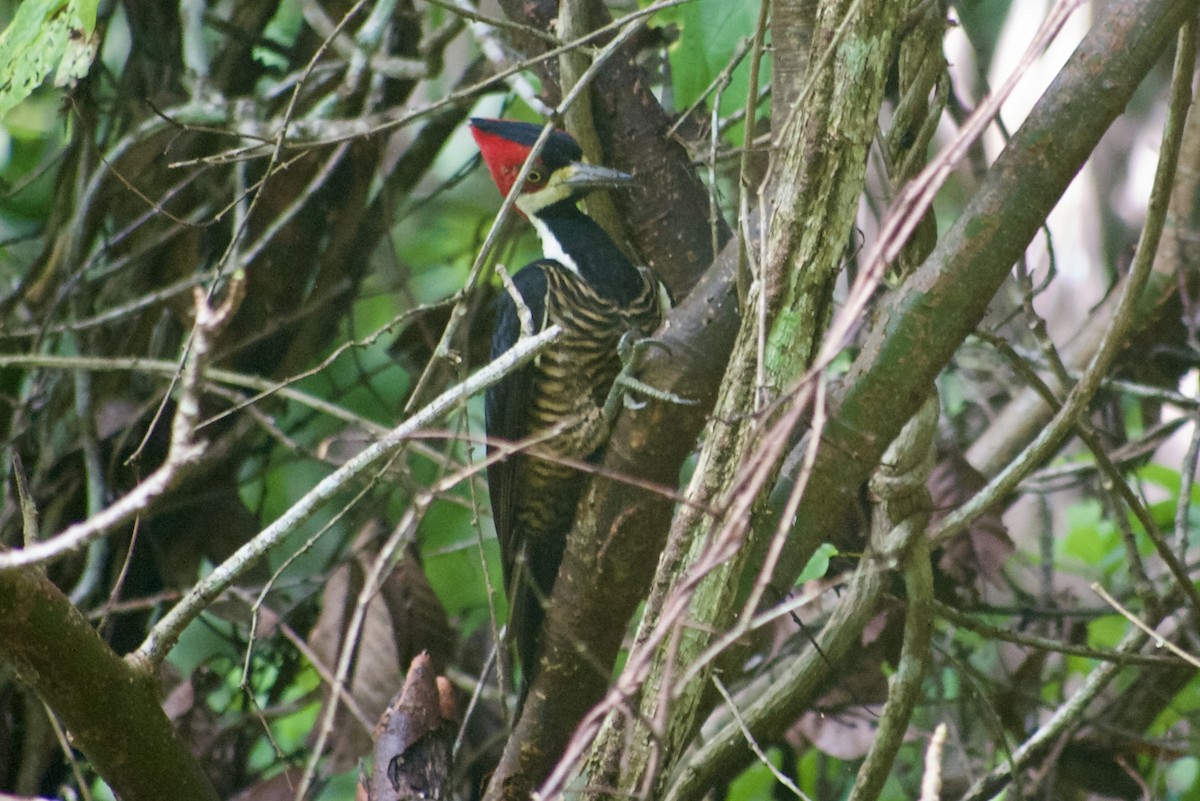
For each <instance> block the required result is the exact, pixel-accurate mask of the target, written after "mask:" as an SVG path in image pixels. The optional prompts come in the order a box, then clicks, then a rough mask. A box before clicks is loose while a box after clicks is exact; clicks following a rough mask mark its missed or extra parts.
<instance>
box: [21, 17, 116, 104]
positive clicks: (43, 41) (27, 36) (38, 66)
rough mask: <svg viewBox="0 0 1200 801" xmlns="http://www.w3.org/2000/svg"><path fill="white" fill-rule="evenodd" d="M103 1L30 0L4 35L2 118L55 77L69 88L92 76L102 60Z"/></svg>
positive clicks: (57, 84) (55, 81) (59, 84)
mask: <svg viewBox="0 0 1200 801" xmlns="http://www.w3.org/2000/svg"><path fill="white" fill-rule="evenodd" d="M97 3H98V0H26V2H23V3H21V4H20V6H18V7H17V13H16V16H14V17H13V20H12V22H11V23H9V26H8V27H7V28H6V29H5V30H4V32H3V33H0V65H2V66H0V116H3V115H4V114H5V113H7V112H8V110H9V109H11V108H13V107H14V106H16V105H17V104H18V103H20V102H21V101H22V100H24V99H25V98H27V97H29V95H30V94H32V93H33V90H34V89H37V88H38V87H39V86H41V85H42V82H43V81H45V80H46V78H47V77H49V76H50V74H51V73H52V72H53V73H54V85H55V86H66V85H68V84H69V83H71V82H72V81H75V80H78V79H79V78H82V77H83V76H84V75H86V74H87V71H88V70H89V69H90V68H91V66H92V61H93V60H94V59H95V57H96V52H97V50H98V48H99V45H100V38H99V36H98V35H97V34H96V6H97Z"/></svg>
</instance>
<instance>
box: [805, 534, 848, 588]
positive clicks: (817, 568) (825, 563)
mask: <svg viewBox="0 0 1200 801" xmlns="http://www.w3.org/2000/svg"><path fill="white" fill-rule="evenodd" d="M837 552H838V549H837V548H836V547H834V546H833V545H830V544H829V543H828V542H826V543H823V544H822V545H821V547H819V548H817V552H816V553H814V554H813V555H812V558H811V559H809V560H808V564H807V565H805V566H804V570H802V571H801V572H800V578H798V579H796V586H799V585H801V584H803V583H804V582H806V581H808V580H809V579H816V578H821V576H824V575H825V571H826V570H828V569H829V560H830V559H832V558H833V557H835V556H837Z"/></svg>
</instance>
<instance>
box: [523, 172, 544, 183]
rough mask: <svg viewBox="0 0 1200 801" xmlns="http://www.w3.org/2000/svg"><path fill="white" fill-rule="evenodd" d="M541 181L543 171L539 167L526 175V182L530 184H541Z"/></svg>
mask: <svg viewBox="0 0 1200 801" xmlns="http://www.w3.org/2000/svg"><path fill="white" fill-rule="evenodd" d="M541 182H542V171H541V170H538V169H532V170H530V171H529V175H528V176H526V178H525V183H528V184H540V183H541Z"/></svg>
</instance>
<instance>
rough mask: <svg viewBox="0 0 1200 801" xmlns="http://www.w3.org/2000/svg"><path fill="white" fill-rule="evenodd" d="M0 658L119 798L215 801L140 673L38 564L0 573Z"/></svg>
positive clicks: (150, 682) (155, 689)
mask: <svg viewBox="0 0 1200 801" xmlns="http://www.w3.org/2000/svg"><path fill="white" fill-rule="evenodd" d="M0 658H2V659H3V660H4V661H5V662H7V663H8V664H10V665H12V666H13V668H14V669H15V670H16V672H17V675H18V676H19V677H20V678H21V680H22V681H24V682H25V683H26V684H28V685H29V686H30V687H32V688H33V689H34V690H35V691H37V694H38V695H39V696H40V697H41V699H42V700H43V701H45V702H46V704H47V705H49V706H50V708H51V709H53V710H54V712H55V714H57V715H58V716H59V718H60V719H61V720H62V722H63V723H64V724H65V726H66V728H67V731H69V732H70V734H71V737H72V740H73V742H74V744H75V745H76V746H77V747H78V748H79V750H80V751H82V752H83V753H84V754H85V755H86V756H87V758H88V759H89V760H91V762H92V764H93V765H94V766H95V768H96V770H97V771H98V772H99V773H100V775H101V776H103V777H104V780H105V781H106V782H108V784H109V786H111V787H112V788H113V790H114V791H115V792H116V793H117V795H118V796H120V797H121V798H122V799H124V801H162V799H164V798H171V799H175V801H217V792H216V790H214V789H213V786H212V784H211V783H210V782H209V780H208V777H207V776H205V775H204V773H203V771H201V769H200V765H199V764H198V763H197V762H196V760H195V759H194V758H193V757H192V754H191V752H190V751H188V749H187V747H186V745H185V744H184V743H183V742H182V741H181V740H180V739H179V737H178V735H177V734H176V732H175V729H174V727H172V726H171V722H170V721H169V720H167V716H166V715H165V714H164V713H163V709H162V705H161V704H160V703H159V698H158V685H157V683H156V682H155V681H154V680H153V679H152V678H151V677H150V674H149V672H147V671H143V670H141V669H139V668H138V667H137V666H136V665H135V664H133V663H131V662H130V661H127V660H124V659H122V658H121V657H119V656H117V654H116V653H115V652H114V651H113V650H112V649H111V648H109V647H108V644H107V643H105V642H104V641H103V640H101V639H100V635H98V634H97V633H96V630H95V629H93V628H92V626H91V624H89V623H88V622H87V620H85V619H84V617H83V615H82V614H80V612H79V610H78V609H76V608H75V606H74V605H73V604H72V603H71V602H70V600H68V599H67V597H66V596H65V595H63V593H62V591H61V590H59V589H58V587H56V586H54V584H53V582H51V581H50V579H48V578H47V577H46V575H45V574H44V573H42V572H41V571H40V570H38V569H37V568H23V569H20V570H9V571H4V572H0Z"/></svg>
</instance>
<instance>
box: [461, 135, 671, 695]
mask: <svg viewBox="0 0 1200 801" xmlns="http://www.w3.org/2000/svg"><path fill="white" fill-rule="evenodd" d="M471 133H472V134H473V135H474V137H475V141H476V143H477V144H478V145H479V150H480V152H481V154H482V156H483V160H484V162H485V163H486V164H487V167H488V170H489V171H490V172H491V175H492V179H493V180H494V181H495V183H496V186H497V187H498V188H499V190H500V194H501V195H504V196H507V194H508V192H509V190H510V189H511V188H512V186H513V183H514V182H515V181H516V179H517V176H518V173H519V172H520V170H521V168H522V166H523V165H524V163H525V160H526V158H527V157H528V156H529V153H530V151H531V150H532V146H533V144H534V142H535V140H536V139H537V138H538V136H539V135H540V133H541V126H538V125H531V124H528V123H522V122H513V121H510V120H492V119H472V120H471ZM582 157H583V152H582V150H581V149H580V147H579V145H578V144H577V143H576V142H575V140H574V139H572V138H571V137H570V136H569V135H568V134H566V133H563V132H561V131H556V132H554V133H553V134H551V136H550V138H549V140H548V141H547V143H546V145H545V147H544V148H543V149H542V152H541V155H540V156H539V157H538V158H537V159H536V160H535V161H534V163H533V164H532V165H531V169H530V170H529V173H528V176H527V178H526V180H525V184H524V186H523V187H522V188H521V192H520V194H519V195H518V197H517V198H516V201H515V204H516V208H517V210H518V212H520V214H521V215H522V216H524V217H525V218H526V219H528V220H529V222H530V223H531V224H532V225H533V227H534V229H535V230H536V232H537V234H538V237H539V238H540V240H541V244H542V253H543V256H544V257H543V258H541V259H538V260H537V261H534V262H532V263H530V264H527V265H526V266H525V267H523V268H522V269H521V270H520V271H518V272H517V273H516V274H515V275H514V276H513V279H512V283H513V285H514V287H515V289H516V294H518V295H519V296H520V300H521V303H522V304H523V305H524V307H525V309H520V307H519V306H518V304H517V302H516V301H515V300H514V298H513V297H512V296H511V295H510V293H508V292H503V293H501V296H500V298H499V301H498V303H499V308H498V314H497V315H496V319H497V323H496V329H495V332H494V334H493V337H492V358H493V359H494V358H496V357H498V356H500V355H501V354H503V353H504V352H505V351H507V350H508V349H509V348H510V347H512V345H513V344H514V343H515V342H516V341H517V338H518V337H519V336H520V335H521V328H522V326H521V319H522V317H523V316H524V317H525V319H526V321H527V322H526V326H527V327H528V325H529V322H530V321H531V322H532V326H533V329H534V331H533V332H534V333H536V332H537V331H540V330H542V329H543V328H545V327H546V326H547V325H554V324H557V325H560V326H561V327H562V329H563V334H562V336H561V337H559V338H558V339H557V340H555V342H554V344H553V345H551V346H550V349H549V350H546V351H543V352H542V353H541V354H540V355H539V356H538V358H537V359H536V360H535V361H533V362H532V363H530V364H528V365H527V366H525V367H524V368H522V369H520V370H518V371H516V372H514V373H511V374H510V375H508V376H507V377H506V378H505V379H503V380H502V381H500V382H499V383H498V384H496V385H494V386H493V387H492V388H491V389H489V390H488V391H487V395H486V398H485V404H484V406H485V417H486V425H487V434H488V439H489V441H493V442H494V441H498V440H505V441H512V442H516V441H520V440H538V439H539V438H542V439H543V440H544V441H540V442H538V444H537V445H536V449H535V450H536V452H528V451H526V452H521V453H517V454H514V455H512V456H509V457H508V458H506V459H503V460H501V461H498V462H495V463H493V464H492V465H491V466H490V467H489V468H488V491H489V494H490V496H491V501H492V514H493V517H494V519H495V524H496V533H497V536H498V537H499V540H500V553H501V561H502V564H503V567H504V580H505V585H506V590H507V592H508V599H509V624H508V625H509V632H510V636H511V637H512V639H513V640H514V641H515V643H516V649H517V655H518V660H519V662H520V664H521V669H522V676H523V682H522V683H523V685H524V686H525V687H528V686H529V682H530V680H531V678H532V676H533V672H534V670H535V668H536V659H537V647H538V635H539V631H540V629H541V625H542V621H543V619H544V616H545V610H544V603H545V602H546V600H547V599H548V598H549V597H550V592H551V590H552V589H553V587H554V580H555V578H556V577H557V575H558V569H559V566H560V564H561V562H562V558H563V551H564V549H565V546H566V536H567V532H568V531H569V530H570V528H571V524H572V522H573V520H574V517H575V508H576V506H577V505H578V503H579V497H580V494H581V492H582V490H583V486H584V482H585V480H586V476H585V475H584V474H583V473H582V472H580V471H579V470H577V469H574V468H572V467H570V466H568V465H565V464H563V463H562V461H556V460H555V459H554V457H565V458H567V459H573V460H589V461H594V460H596V459H597V458H599V456H600V454H601V452H602V450H603V447H604V445H605V442H606V441H607V439H608V435H609V430H610V427H611V416H612V412H613V410H614V408H618V407H614V404H613V403H612V399H613V397H615V396H614V392H619V391H620V389H619V388H617V389H616V390H614V382H615V381H617V377H618V375H619V374H620V372H621V370H622V357H621V356H620V355H619V353H618V350H619V349H620V348H619V345H620V344H621V343H622V342H625V341H628V340H626V339H624V338H625V337H627V335H630V334H632V335H633V336H646V335H649V334H651V333H653V331H654V330H655V329H656V328H657V327H658V324H659V322H660V320H661V316H662V308H663V304H662V301H661V297H662V294H661V292H660V289H659V284H658V282H657V281H654V280H653V279H652V278H651V276H650V275H649V272H648V271H647V270H644V269H639V268H637V267H635V266H634V265H633V264H632V263H631V262H630V261H629V260H628V259H627V258H626V257H625V255H624V254H623V253H622V252H621V250H620V248H618V247H617V245H616V244H615V243H614V242H613V241H612V239H610V238H609V236H608V234H606V233H605V232H604V229H603V228H601V227H600V226H599V225H598V224H597V223H596V222H595V221H594V220H593V219H592V218H590V217H588V216H587V215H586V214H584V213H583V212H582V211H581V210H580V209H579V208H578V206H577V203H578V201H579V200H580V199H581V198H582V197H583V196H584V195H586V194H587V193H588V192H590V191H591V190H593V189H596V188H600V187H618V186H622V185H624V184H627V183H628V182H629V181H631V180H632V177H631V176H629V175H627V174H625V173H622V172H618V171H616V170H612V169H608V168H606V167H600V166H594V165H590V164H584V163H583V162H582V161H581V159H582ZM525 310H528V314H527V315H526V314H524V312H525ZM537 452H540V453H542V454H544V455H546V456H548V457H549V458H539V457H538V455H537Z"/></svg>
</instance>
